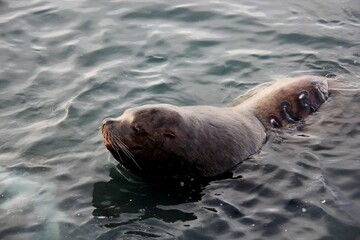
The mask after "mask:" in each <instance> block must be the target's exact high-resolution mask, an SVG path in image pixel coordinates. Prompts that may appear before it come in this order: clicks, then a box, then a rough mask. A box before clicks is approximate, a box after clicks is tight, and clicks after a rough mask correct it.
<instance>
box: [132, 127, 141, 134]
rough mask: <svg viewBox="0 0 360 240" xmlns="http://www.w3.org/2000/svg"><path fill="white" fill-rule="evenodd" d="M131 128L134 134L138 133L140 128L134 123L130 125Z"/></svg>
mask: <svg viewBox="0 0 360 240" xmlns="http://www.w3.org/2000/svg"><path fill="white" fill-rule="evenodd" d="M131 128H132V130H133V132H134V133H135V134H139V133H140V132H141V129H140V128H139V127H138V126H136V125H134V126H132V127H131Z"/></svg>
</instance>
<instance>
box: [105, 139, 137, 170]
mask: <svg viewBox="0 0 360 240" xmlns="http://www.w3.org/2000/svg"><path fill="white" fill-rule="evenodd" d="M107 137H108V139H109V140H110V141H111V143H112V144H113V145H114V146H115V147H116V148H117V149H119V150H121V151H122V152H123V153H124V154H125V155H126V156H127V157H128V158H129V159H130V160H131V161H133V162H134V163H135V165H136V166H137V167H138V168H139V169H140V170H141V167H140V165H139V164H138V163H137V162H136V160H135V158H134V155H133V154H132V153H131V152H130V151H129V149H128V148H127V147H126V145H125V144H124V142H123V141H121V139H120V138H119V137H118V136H116V135H113V134H111V133H108V135H107ZM115 151H116V152H117V154H118V156H119V157H120V159H122V158H121V156H120V153H119V152H118V151H117V150H115Z"/></svg>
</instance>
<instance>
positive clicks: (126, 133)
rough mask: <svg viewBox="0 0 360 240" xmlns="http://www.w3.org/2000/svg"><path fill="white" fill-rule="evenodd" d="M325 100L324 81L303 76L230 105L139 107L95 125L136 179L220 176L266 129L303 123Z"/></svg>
mask: <svg viewBox="0 0 360 240" xmlns="http://www.w3.org/2000/svg"><path fill="white" fill-rule="evenodd" d="M327 98H328V82H327V78H325V77H315V76H303V77H297V78H291V79H286V80H281V81H275V82H270V83H268V84H265V85H262V86H259V87H257V88H255V89H253V90H251V91H250V92H249V93H248V94H246V95H245V96H244V97H242V98H241V99H240V100H238V101H237V102H236V104H235V105H234V106H229V107H213V106H183V107H179V106H174V105H169V104H155V105H145V106H140V107H136V108H131V109H128V110H126V111H125V112H124V113H123V114H122V115H121V116H120V117H118V118H115V119H112V118H107V119H105V120H103V122H102V124H101V131H102V134H103V138H104V144H105V146H106V148H107V149H108V150H109V151H110V152H111V153H112V155H113V156H114V157H115V159H117V160H118V161H119V162H120V163H121V164H122V165H123V166H124V167H125V168H126V169H128V170H130V171H131V172H132V173H134V174H135V175H138V176H142V177H167V176H196V177H213V176H218V175H221V174H223V173H225V172H227V171H229V170H230V169H232V168H233V167H234V166H236V165H237V164H239V163H240V162H242V161H243V160H245V159H246V158H248V157H249V156H251V155H253V154H255V153H256V152H257V151H259V149H260V148H261V147H262V146H263V145H264V143H265V142H266V140H267V135H268V131H267V130H268V129H269V128H282V127H284V126H285V125H286V124H288V123H296V122H298V121H300V120H303V119H304V118H305V117H307V116H308V115H309V114H311V113H313V112H315V111H316V110H317V109H318V108H319V107H320V105H321V104H322V103H323V102H325V101H326V99H327Z"/></svg>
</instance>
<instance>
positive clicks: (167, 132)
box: [164, 129, 176, 138]
mask: <svg viewBox="0 0 360 240" xmlns="http://www.w3.org/2000/svg"><path fill="white" fill-rule="evenodd" d="M164 136H165V137H168V138H175V137H176V134H175V133H174V132H173V131H172V130H170V129H167V130H165V132H164Z"/></svg>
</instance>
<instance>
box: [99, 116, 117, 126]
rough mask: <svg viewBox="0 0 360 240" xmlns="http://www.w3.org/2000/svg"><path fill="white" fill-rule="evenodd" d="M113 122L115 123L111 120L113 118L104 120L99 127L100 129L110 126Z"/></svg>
mask: <svg viewBox="0 0 360 240" xmlns="http://www.w3.org/2000/svg"><path fill="white" fill-rule="evenodd" d="M113 122H115V119H113V118H105V119H104V120H103V121H102V122H101V126H102V127H105V126H109V125H111V124H112V123H113Z"/></svg>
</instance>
